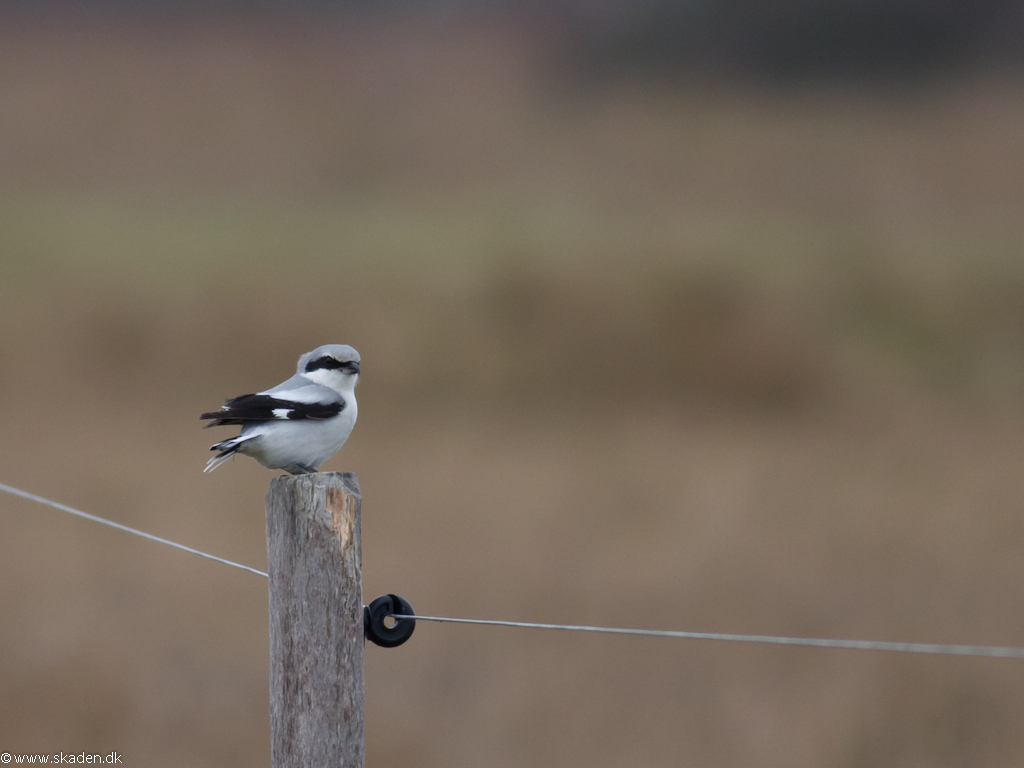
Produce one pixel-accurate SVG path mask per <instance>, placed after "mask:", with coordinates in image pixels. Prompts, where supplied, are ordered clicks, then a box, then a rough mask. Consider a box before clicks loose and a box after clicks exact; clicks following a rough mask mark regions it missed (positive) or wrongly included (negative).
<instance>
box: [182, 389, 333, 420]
mask: <svg viewBox="0 0 1024 768" xmlns="http://www.w3.org/2000/svg"><path fill="white" fill-rule="evenodd" d="M344 409H345V401H344V400H339V401H338V402H336V403H297V402H295V401H294V400H280V399H278V398H276V397H271V396H270V395H242V396H241V397H233V398H231V399H230V400H228V401H227V402H226V403H224V405H223V407H221V409H220V410H219V411H213V412H212V413H204V414H203V415H202V416H200V417H199V418H200V419H213V421H211V422H210V423H209V424H207V425H206V426H207V427H220V426H224V425H226V424H248V423H250V422H254V421H275V420H278V419H330V418H332V417H334V416H337V415H338V414H339V413H341V412H342V411H343V410H344Z"/></svg>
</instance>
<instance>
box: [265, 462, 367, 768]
mask: <svg viewBox="0 0 1024 768" xmlns="http://www.w3.org/2000/svg"><path fill="white" fill-rule="evenodd" d="M361 503H362V497H361V496H360V494H359V480H358V479H357V478H356V476H355V475H354V474H351V473H347V472H346V473H341V472H322V473H319V472H318V473H315V474H309V475H299V476H295V477H291V476H284V477H278V478H275V479H274V481H273V482H271V484H270V489H269V490H268V491H267V570H268V574H269V576H270V741H271V752H270V754H271V765H272V766H273V768H342V767H343V768H363V766H364V752H363V579H362V555H361V551H360V549H361V539H360V530H359V527H360V507H361Z"/></svg>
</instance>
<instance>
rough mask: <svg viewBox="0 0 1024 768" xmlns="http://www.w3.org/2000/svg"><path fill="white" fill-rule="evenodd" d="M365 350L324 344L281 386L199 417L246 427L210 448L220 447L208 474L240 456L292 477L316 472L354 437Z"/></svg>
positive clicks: (302, 359) (236, 399)
mask: <svg viewBox="0 0 1024 768" xmlns="http://www.w3.org/2000/svg"><path fill="white" fill-rule="evenodd" d="M358 381H359V353H358V352H356V350H355V349H353V348H352V347H350V346H348V345H347V344H324V345H323V346H320V347H317V348H316V349H314V350H313V351H312V352H307V353H306V354H304V355H302V356H301V357H300V358H299V363H298V366H297V368H296V372H295V375H294V376H292V377H291V378H290V379H288V380H286V381H283V382H281V383H280V384H278V385H277V386H276V387H271V388H270V389H266V390H263V391H262V392H257V393H255V394H252V395H241V396H239V397H233V398H231V399H230V400H228V401H227V402H226V403H224V405H223V406H221V408H220V410H219V411H212V412H210V413H204V414H202V415H201V416H200V417H199V418H200V419H204V420H206V419H208V420H210V423H209V424H206V427H219V426H227V425H235V424H237V425H241V427H242V431H241V434H239V435H238V436H237V437H229V438H228V439H227V440H221V441H220V442H219V443H214V445H213V446H211V447H210V450H211V451H218V453H217V455H216V456H214V457H213V458H212V459H210V460H209V461H208V462H207V464H206V469H204V470H203V472H212V471H213V470H215V469H216V468H217V467H219V466H220V465H221V464H223V463H224V462H225V461H227V460H228V459H230V458H231V457H232V456H235V455H236V454H243V455H245V456H251V457H252V458H254V459H256V461H258V462H259V463H260V464H262V465H263V466H264V467H267V468H269V469H283V470H284V471H285V472H288V473H290V474H292V475H305V474H309V473H312V472H316V471H317V468H318V467H319V466H320V465H321V464H323V463H324V462H325V461H327V460H328V459H329V458H331V456H333V455H334V454H335V453H337V452H338V450H339V449H340V448H341V446H343V445H344V444H345V441H346V440H348V436H349V434H351V432H352V428H353V427H354V426H355V424H356V415H357V413H358V410H357V408H356V392H355V389H356V383H357V382H358Z"/></svg>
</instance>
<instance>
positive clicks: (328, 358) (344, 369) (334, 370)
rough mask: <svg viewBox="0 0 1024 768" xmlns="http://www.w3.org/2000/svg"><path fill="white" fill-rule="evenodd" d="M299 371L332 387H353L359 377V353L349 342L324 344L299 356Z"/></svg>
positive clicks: (319, 382) (308, 377)
mask: <svg viewBox="0 0 1024 768" xmlns="http://www.w3.org/2000/svg"><path fill="white" fill-rule="evenodd" d="M298 372H299V373H301V374H302V375H303V376H305V377H306V378H307V379H312V380H313V381H315V382H316V383H317V384H323V385H324V386H326V387H331V388H332V389H351V388H352V387H354V386H355V385H356V381H357V380H358V379H359V353H358V352H356V351H355V350H354V349H353V348H352V347H350V346H349V345H348V344H324V345H323V346H322V347H317V348H316V349H314V350H313V351H312V352H307V353H306V354H304V355H303V356H302V357H300V358H299V366H298Z"/></svg>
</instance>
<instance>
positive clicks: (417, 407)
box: [0, 20, 1024, 768]
mask: <svg viewBox="0 0 1024 768" xmlns="http://www.w3.org/2000/svg"><path fill="white" fill-rule="evenodd" d="M0 37H2V38H3V39H2V41H0V42H2V45H0V71H2V72H3V73H4V74H3V80H2V83H0V104H2V107H0V136H3V137H4V138H3V141H2V142H0V199H2V201H3V205H2V206H0V360H2V364H0V392H2V393H3V408H2V413H0V434H2V439H0V465H2V467H3V470H2V473H0V482H5V483H10V484H13V485H16V486H19V487H22V488H24V489H26V490H29V491H33V492H36V493H39V494H42V495H44V496H48V497H50V498H53V499H57V500H59V501H63V502H65V503H68V504H72V505H75V506H78V507H80V508H83V509H86V510H88V511H91V512H94V513H96V514H100V515H104V516H107V517H110V518H112V519H115V520H118V521H121V522H124V523H126V524H129V525H133V526H137V527H139V528H142V529H144V530H146V531H151V532H153V533H156V534H158V535H162V536H166V537H169V538H171V539H174V540H177V541H181V542H183V543H186V544H189V545H192V546H196V547H199V548H201V549H204V550H206V551H210V552H214V553H216V554H219V555H222V556H225V557H228V558H232V559H237V560H239V561H242V562H245V563H249V564H252V565H254V566H257V567H262V566H263V564H264V563H265V541H264V531H263V506H262V505H263V494H264V491H265V489H266V485H267V483H268V482H269V480H270V477H271V473H269V472H267V471H266V470H264V469H262V468H260V467H258V466H256V465H255V464H254V463H253V462H250V461H247V460H239V461H236V462H233V463H231V464H229V465H227V466H225V467H224V468H222V469H220V470H218V471H217V472H216V473H215V474H213V475H209V476H204V475H203V474H201V469H202V466H203V462H204V461H205V459H206V457H207V447H208V445H209V444H210V443H211V442H212V439H211V437H212V436H213V433H212V432H203V431H201V430H200V429H199V426H200V424H199V421H198V418H197V417H198V414H199V413H200V412H201V411H203V410H206V409H208V408H210V407H211V406H216V405H218V404H219V403H220V401H221V400H222V399H223V398H225V397H227V396H230V395H235V394H240V393H241V392H243V391H251V388H253V387H263V386H266V385H271V384H274V383H276V382H277V381H279V380H281V379H282V378H284V377H285V376H287V375H288V374H289V372H290V371H291V369H292V366H293V365H294V359H295V358H296V357H297V355H298V354H299V353H300V352H302V351H304V350H306V349H309V348H311V347H313V346H315V345H317V344H320V343H324V342H335V341H340V342H349V343H352V344H353V345H355V346H356V347H357V348H359V350H360V351H361V352H362V354H363V358H364V375H363V380H362V382H361V384H360V390H359V395H360V421H359V425H358V426H357V428H356V431H355V432H354V433H353V437H352V438H351V440H350V442H349V444H348V445H346V447H345V448H344V449H343V450H342V452H341V453H340V454H339V455H338V456H337V457H336V458H335V459H333V460H332V461H331V462H330V463H329V464H328V465H327V467H326V468H327V469H337V470H342V469H343V470H349V471H355V472H357V473H358V474H359V477H360V481H361V484H362V489H363V494H364V519H363V544H364V576H365V595H366V596H367V597H368V598H370V597H373V596H376V595H378V594H381V593H384V592H391V591H394V592H398V593H400V594H402V595H403V596H405V597H406V598H408V599H409V600H410V601H411V603H412V604H413V606H415V608H416V609H417V610H418V611H420V612H421V613H424V614H427V613H431V614H441V615H453V616H466V617H481V618H508V619H519V620H528V621H529V620H533V621H553V622H574V623H596V624H607V625H616V626H641V627H657V628H672V629H688V630H695V631H718V632H737V633H759V634H760V633H763V634H787V635H805V636H815V637H818V636H820V637H826V636H827V637H853V638H864V639H886V640H905V641H925V642H948V643H977V644H990V645H1024V616H1022V614H1021V613H1019V611H1020V607H1021V605H1022V602H1024V557H1022V555H1024V515H1022V514H1021V513H1022V503H1021V499H1022V493H1024V473H1022V472H1021V471H1020V463H1021V462H1020V460H1021V457H1022V452H1024V408H1022V407H1021V405H1020V403H1021V396H1022V395H1024V259H1022V258H1021V256H1022V255H1024V217H1022V216H1021V215H1020V213H1021V210H1022V206H1024V144H1022V142H1021V141H1020V136H1021V135H1024V134H1022V132H1024V96H1022V95H1021V94H1022V93H1024V91H1022V90H1021V88H1020V83H1019V82H1017V81H1014V80H1013V79H1010V78H1008V77H1006V76H1000V75H995V74H993V75H991V76H986V77H980V76H979V77H977V78H974V79H970V80H966V79H965V80H962V81H955V82H950V81H947V82H944V83H941V84H937V83H931V84H918V85H916V86H914V87H913V88H910V87H907V88H903V89H891V90H888V91H877V90H876V91H866V90H855V89H852V88H839V87H825V86H819V87H816V88H814V89H813V90H812V89H803V90H797V89H789V90H786V89H774V90H769V89H767V88H765V87H761V88H757V87H754V86H751V85H745V86H744V85H737V84H731V85H729V84H722V83H709V82H706V81H700V80H696V79H694V80H691V81H686V82H680V81H671V82H670V81H666V80H656V79H653V78H641V77H639V76H635V75H634V76H625V75H624V76H623V77H622V78H621V79H617V80H614V81H608V82H602V83H580V82H576V81H574V80H573V79H571V78H568V77H566V76H564V74H563V73H564V70H563V69H561V68H560V66H559V61H558V56H557V53H558V50H559V48H558V41H557V40H553V39H551V38H550V37H547V36H544V35H541V34H539V33H538V32H537V30H530V29H528V28H526V29H522V28H518V27H517V28H514V29H509V28H508V27H503V26H500V25H496V26H488V25H483V24H481V25H478V26H469V25H466V26H456V27H444V26H442V25H440V24H438V23H437V22H436V21H435V22H430V23H426V22H422V23H421V22H419V21H416V20H414V21H411V22H410V21H406V22H402V21H401V20H398V21H394V22H392V23H384V22H381V21H363V22H360V23H359V24H355V23H351V24H341V25H334V24H330V23H328V24H324V25H321V27H320V28H319V29H318V30H317V31H315V32H314V31H310V30H308V29H303V28H301V27H296V28H291V29H289V30H288V32H287V34H279V33H272V32H271V31H270V28H269V27H263V26H261V25H259V24H250V25H233V24H228V23H220V24H214V23H211V25H210V26H209V27H208V28H205V29H199V28H186V27H184V26H182V25H177V26H175V25H172V26H171V27H170V28H169V29H164V30H160V31H155V30H154V28H152V27H149V26H145V25H141V26H137V27H114V26H110V25H103V24H99V23H92V24H82V25H80V26H78V27H76V28H75V29H73V30H72V29H71V28H69V27H61V26H55V25H45V24H37V23H34V22H33V23H29V22H26V21H24V20H22V21H20V22H18V23H12V24H8V25H5V26H4V28H3V32H0ZM217 434H218V435H222V434H227V432H226V431H225V430H219V431H217ZM265 589H266V585H265V583H264V582H263V581H262V579H260V578H259V577H254V576H252V575H250V574H246V573H242V572H239V571H234V570H232V569H229V568H226V567H223V566H220V565H217V564H214V563H210V562H207V561H203V560H200V559H198V558H194V557H191V556H189V555H186V554H183V553H180V552H176V551H173V550H169V549H167V548H164V547H160V546H158V545H155V544H152V543H149V542H145V541H141V540H138V539H134V538H131V537H128V536H126V535H125V534H122V533H119V532H115V531H110V530H107V529H105V528H102V527H99V526H96V525H93V524H90V523H87V522H83V521H79V520H75V519H73V518H70V517H68V516H66V515H63V514H62V513H59V512H56V511H53V510H50V509H47V508H45V507H37V506H33V505H31V504H29V503H28V502H24V501H21V500H18V499H15V498H7V497H4V498H3V499H0V616H2V617H3V620H2V622H0V751H9V752H27V753H30V752H49V753H53V752H60V751H64V752H65V753H68V752H74V753H78V752H81V751H94V752H100V753H103V754H106V753H108V752H110V751H114V750H116V751H118V752H120V753H122V754H123V755H124V758H123V763H124V764H125V765H127V766H147V768H148V767H150V766H154V767H155V766H161V767H163V766H168V767H169V766H189V768H201V767H203V766H236V765H237V766H247V767H248V766H254V765H267V764H268V763H269V732H268V731H269V728H268V717H269V715H268V703H267V684H268V683H267V616H266V592H265ZM366 690H367V749H368V764H369V765H371V766H376V765H391V766H395V765H416V766H439V767H440V766H445V767H446V768H448V767H450V766H481V765H488V766H527V765H529V766H542V765H543V766H549V765H550V766H556V765H557V766H570V765H580V766H583V765H586V766H622V765H637V766H640V765H642V766H668V765H672V766H678V765H683V766H691V765H692V766H750V767H752V768H753V767H755V766H756V767H757V768H766V767H769V768H770V767H771V766H780V768H781V767H782V766H785V767H786V768H793V767H802V766H807V767H808V768H810V767H811V766H815V767H817V766H826V765H827V766H839V767H840V768H855V767H856V768H860V767H862V766H863V767H865V768H866V767H867V766H871V767H876V766H886V767H888V766H892V767H894V768H895V767H899V768H924V767H925V766H927V767H933V766H934V767H935V768H946V767H949V768H953V767H954V766H956V767H960V766H964V767H966V766H970V767H971V768H977V767H982V766H993V767H995V766H999V767H1002V766H1011V765H1020V764H1024V718H1022V715H1021V713H1022V712H1024V666H1022V663H1021V662H1018V661H1002V660H983V659H961V658H952V657H938V656H935V657H932V656H908V655H889V654H878V653H863V652H851V651H827V650H815V649H791V648H776V647H761V646H746V645H732V644H715V643H707V642H683V641H674V640H657V639H644V638H621V637H591V636H581V635H575V634H563V633H543V632H533V631H526V630H508V629H492V628H476V627H456V626H441V625H428V624H421V626H420V627H419V628H418V629H417V631H416V635H415V637H414V638H413V639H412V641H411V642H410V643H409V644H407V645H406V646H404V647H402V648H399V649H396V650H392V651H386V650H382V649H378V648H375V647H369V648H368V649H367V668H366Z"/></svg>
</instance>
